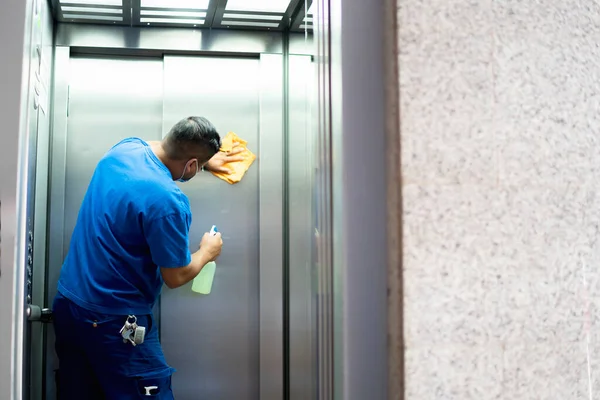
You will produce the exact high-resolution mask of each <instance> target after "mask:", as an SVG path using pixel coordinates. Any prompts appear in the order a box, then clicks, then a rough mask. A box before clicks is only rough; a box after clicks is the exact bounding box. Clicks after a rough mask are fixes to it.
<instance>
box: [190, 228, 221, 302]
mask: <svg viewBox="0 0 600 400" xmlns="http://www.w3.org/2000/svg"><path fill="white" fill-rule="evenodd" d="M217 232H218V231H217V227H216V226H215V225H213V227H212V228H211V229H210V235H212V236H214V235H216V234H217ZM216 268H217V264H216V263H215V262H214V261H211V262H209V263H208V264H206V265H205V266H204V268H202V269H201V270H200V273H199V274H198V275H196V277H195V278H194V281H193V282H192V291H194V292H196V293H200V294H209V293H210V290H211V289H212V284H213V280H214V278H215V270H216Z"/></svg>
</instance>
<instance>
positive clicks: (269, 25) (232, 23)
mask: <svg viewBox="0 0 600 400" xmlns="http://www.w3.org/2000/svg"><path fill="white" fill-rule="evenodd" d="M221 25H224V26H257V27H261V28H278V27H279V23H277V22H256V21H225V20H223V21H222V22H221Z"/></svg>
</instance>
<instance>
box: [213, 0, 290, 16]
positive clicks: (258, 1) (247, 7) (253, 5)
mask: <svg viewBox="0 0 600 400" xmlns="http://www.w3.org/2000/svg"><path fill="white" fill-rule="evenodd" d="M289 5H290V1H289V0H228V1H227V6H226V7H225V10H226V11H255V12H276V13H284V12H285V11H286V10H287V8H288V6H289Z"/></svg>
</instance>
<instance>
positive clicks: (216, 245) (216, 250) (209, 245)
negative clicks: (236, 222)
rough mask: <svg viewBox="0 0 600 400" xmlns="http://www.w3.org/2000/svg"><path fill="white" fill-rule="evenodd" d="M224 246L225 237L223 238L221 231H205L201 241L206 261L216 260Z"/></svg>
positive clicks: (201, 250) (201, 249)
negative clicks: (212, 232)
mask: <svg viewBox="0 0 600 400" xmlns="http://www.w3.org/2000/svg"><path fill="white" fill-rule="evenodd" d="M222 247H223V239H221V233H220V232H217V233H215V234H214V235H211V234H210V233H208V232H207V233H205V234H204V236H203V237H202V242H200V252H202V256H203V257H204V258H205V259H206V262H210V261H215V260H216V259H217V257H219V255H220V254H221V248H222Z"/></svg>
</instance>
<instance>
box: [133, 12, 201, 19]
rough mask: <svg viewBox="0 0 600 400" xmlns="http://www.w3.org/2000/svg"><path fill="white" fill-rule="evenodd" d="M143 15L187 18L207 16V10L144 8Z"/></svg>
mask: <svg viewBox="0 0 600 400" xmlns="http://www.w3.org/2000/svg"><path fill="white" fill-rule="evenodd" d="M141 15H142V17H144V16H161V17H187V18H206V13H205V12H201V11H199V12H194V11H167V10H165V11H163V10H142V11H141Z"/></svg>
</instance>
